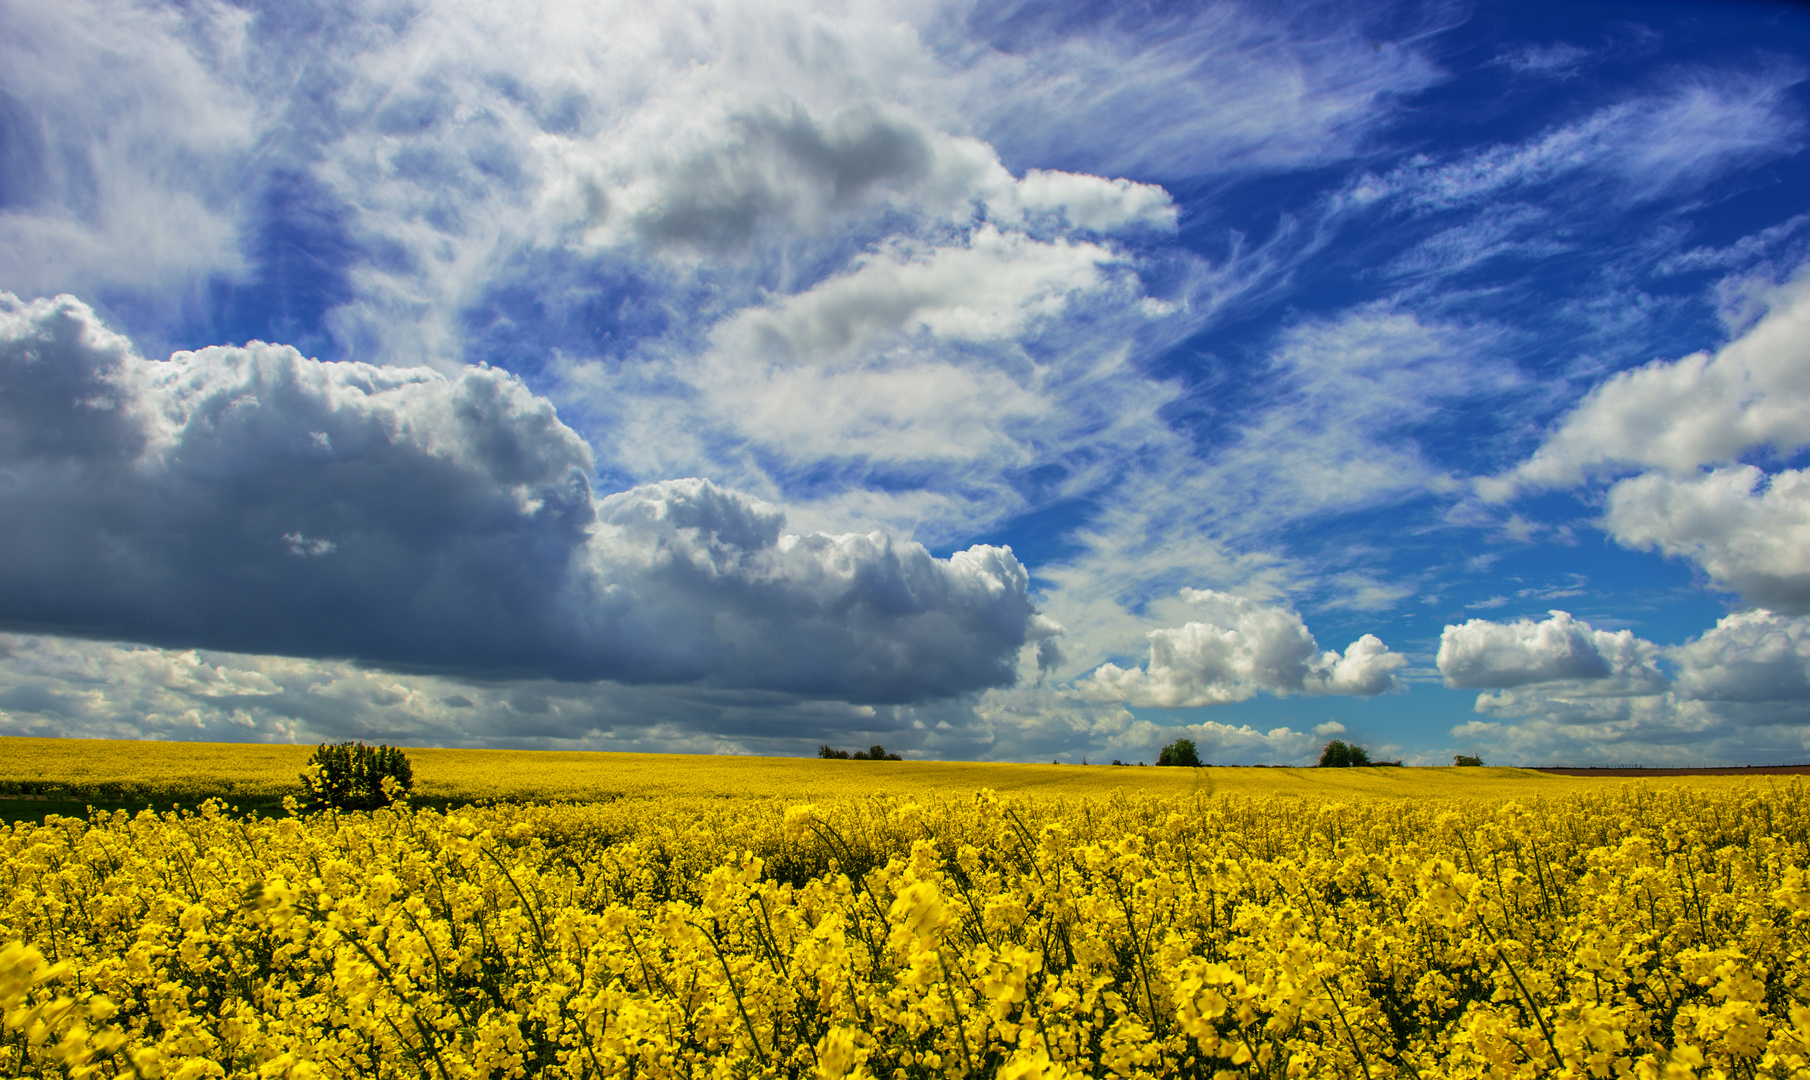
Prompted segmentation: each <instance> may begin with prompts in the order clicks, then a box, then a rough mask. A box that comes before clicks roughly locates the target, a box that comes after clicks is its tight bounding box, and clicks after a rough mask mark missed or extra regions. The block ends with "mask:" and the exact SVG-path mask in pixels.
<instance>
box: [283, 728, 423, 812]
mask: <svg viewBox="0 0 1810 1080" xmlns="http://www.w3.org/2000/svg"><path fill="white" fill-rule="evenodd" d="M414 786H415V771H414V769H413V768H412V767H411V766H410V765H409V759H408V755H407V754H404V753H403V752H402V751H401V750H400V749H397V748H395V747H391V746H366V745H365V744H364V743H362V742H360V743H349V742H342V743H322V744H320V746H318V747H316V748H315V751H314V756H312V757H310V758H309V759H308V765H307V768H305V769H304V770H303V771H302V791H303V794H304V798H303V800H302V801H303V805H304V806H306V807H307V808H308V809H310V810H375V809H377V808H378V807H381V806H388V805H390V803H391V802H392V801H394V800H395V799H397V798H399V797H401V796H404V795H406V794H407V793H408V792H409V791H411V790H413V789H414Z"/></svg>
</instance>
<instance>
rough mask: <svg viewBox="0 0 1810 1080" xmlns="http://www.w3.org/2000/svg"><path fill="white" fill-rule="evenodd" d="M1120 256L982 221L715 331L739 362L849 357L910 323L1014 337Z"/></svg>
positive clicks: (956, 333) (866, 260) (952, 332)
mask: <svg viewBox="0 0 1810 1080" xmlns="http://www.w3.org/2000/svg"><path fill="white" fill-rule="evenodd" d="M1117 261H1119V258H1118V256H1117V255H1116V254H1115V253H1113V252H1112V251H1109V250H1107V249H1105V248H1102V247H1099V246H1097V245H1094V244H1087V243H1071V242H1068V241H1057V242H1054V243H1043V242H1039V241H1036V240H1032V239H1031V238H1029V237H1027V236H1024V235H1023V234H1018V233H1002V232H1000V231H999V230H997V229H993V228H990V227H982V228H980V229H977V230H976V231H975V232H974V233H973V234H972V235H971V236H970V237H968V239H967V240H966V242H964V243H960V244H954V245H947V246H935V247H929V248H925V247H920V246H917V245H909V244H895V245H890V246H889V247H888V248H887V249H885V250H882V251H880V252H876V253H874V254H872V255H867V256H863V257H861V258H860V259H858V260H856V262H855V263H854V265H853V266H852V267H851V268H850V269H849V271H848V272H846V273H844V274H840V275H838V276H836V277H833V278H830V279H828V280H826V281H823V282H820V283H818V284H817V285H816V286H814V287H812V288H811V289H809V290H808V291H805V292H802V293H798V294H795V295H793V296H790V297H787V298H786V299H784V300H781V301H779V302H777V303H775V304H772V305H770V306H763V307H755V308H748V309H745V310H743V311H742V312H740V313H738V314H737V315H735V316H734V317H733V318H731V319H729V320H728V321H727V322H726V323H724V324H723V325H721V326H719V327H718V328H717V329H716V330H714V331H713V332H712V335H711V336H712V337H713V339H714V340H715V344H716V348H717V349H719V350H722V351H724V352H728V353H731V354H733V356H734V359H735V361H737V362H741V363H745V362H747V361H749V360H755V359H772V360H775V361H779V362H783V363H833V362H836V361H846V360H849V359H851V358H856V357H859V356H860V355H861V354H862V353H864V352H866V351H868V350H870V349H872V348H873V347H874V346H875V345H876V344H877V343H879V342H880V341H882V340H884V339H887V338H890V337H892V336H893V335H896V334H900V333H906V334H909V333H910V332H911V331H912V330H914V329H921V330H923V331H926V332H928V333H930V334H932V335H935V336H936V337H937V338H939V339H941V340H943V341H948V342H985V341H994V340H999V339H1001V338H1009V337H1016V336H1017V335H1019V334H1020V333H1022V332H1023V330H1024V327H1025V324H1026V323H1027V322H1029V321H1030V320H1032V319H1035V318H1037V317H1039V316H1053V315H1058V314H1060V313H1061V312H1062V310H1063V309H1064V307H1065V306H1066V305H1067V304H1068V302H1069V299H1070V297H1071V296H1072V295H1074V294H1077V293H1086V292H1090V291H1094V290H1097V289H1100V288H1102V287H1103V286H1104V285H1105V277H1104V275H1103V273H1102V267H1103V266H1107V265H1110V264H1112V263H1114V262H1117Z"/></svg>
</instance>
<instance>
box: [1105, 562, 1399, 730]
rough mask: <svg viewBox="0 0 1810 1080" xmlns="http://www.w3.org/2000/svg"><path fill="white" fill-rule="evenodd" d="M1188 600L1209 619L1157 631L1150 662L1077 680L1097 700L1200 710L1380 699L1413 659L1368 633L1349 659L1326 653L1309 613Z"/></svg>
mask: <svg viewBox="0 0 1810 1080" xmlns="http://www.w3.org/2000/svg"><path fill="white" fill-rule="evenodd" d="M1182 595H1183V598H1184V599H1185V600H1186V601H1187V602H1188V603H1189V604H1190V605H1191V606H1193V607H1194V608H1197V609H1199V610H1201V611H1202V613H1203V615H1204V616H1205V618H1204V619H1202V620H1190V621H1189V622H1187V623H1185V624H1183V625H1182V626H1179V627H1173V628H1162V629H1157V630H1152V631H1150V632H1149V634H1148V635H1147V636H1148V638H1149V640H1150V658H1149V660H1148V662H1147V663H1146V664H1145V666H1143V667H1134V668H1131V669H1129V670H1127V669H1124V668H1121V667H1119V666H1118V665H1117V664H1112V663H1107V664H1103V665H1101V666H1100V667H1099V668H1098V669H1097V670H1095V671H1094V672H1093V674H1091V675H1089V676H1087V677H1086V678H1084V679H1081V680H1079V681H1077V682H1076V683H1075V689H1076V692H1078V693H1079V694H1081V696H1083V697H1084V698H1087V699H1088V700H1092V701H1123V702H1127V703H1129V704H1132V705H1143V706H1153V707H1157V708H1168V709H1176V708H1193V707H1196V706H1200V705H1224V704H1228V703H1230V702H1236V701H1245V700H1247V699H1249V698H1251V697H1253V696H1255V695H1256V694H1258V693H1260V692H1267V693H1271V694H1276V695H1278V696H1286V695H1288V694H1291V693H1293V694H1358V695H1366V696H1368V695H1374V694H1380V693H1384V692H1386V691H1389V690H1394V689H1397V688H1398V685H1397V683H1396V681H1395V677H1394V672H1395V671H1396V669H1398V668H1400V667H1401V666H1402V665H1403V664H1405V663H1407V660H1406V659H1405V658H1404V657H1402V656H1400V655H1399V654H1396V653H1392V652H1390V651H1389V648H1388V646H1386V645H1384V644H1383V643H1382V642H1381V641H1379V640H1378V639H1377V638H1376V637H1375V636H1373V635H1370V634H1365V635H1364V636H1363V637H1360V638H1359V639H1358V640H1356V641H1354V642H1352V643H1351V644H1350V645H1349V646H1348V647H1347V648H1346V649H1345V652H1344V654H1343V655H1341V654H1339V653H1336V652H1331V651H1328V652H1321V651H1320V648H1319V646H1318V644H1316V643H1315V641H1314V638H1313V635H1312V634H1310V633H1308V630H1307V626H1306V624H1305V623H1303V622H1302V621H1301V616H1300V615H1298V614H1296V613H1295V612H1294V611H1291V610H1289V609H1287V608H1284V607H1276V606H1270V605H1263V604H1258V603H1255V602H1253V601H1251V600H1248V599H1245V598H1243V597H1237V596H1231V595H1229V594H1226V593H1221V592H1215V591H1212V590H1202V589H1184V590H1182Z"/></svg>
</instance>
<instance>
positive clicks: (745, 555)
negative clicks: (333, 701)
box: [0, 293, 1043, 703]
mask: <svg viewBox="0 0 1810 1080" xmlns="http://www.w3.org/2000/svg"><path fill="white" fill-rule="evenodd" d="M591 475H592V463H591V455H590V450H589V448H588V447H587V446H586V444H585V443H584V441H583V440H581V439H580V438H579V437H578V436H577V434H575V433H574V432H573V431H571V430H570V429H569V428H567V427H566V426H565V425H564V424H562V423H561V422H560V421H559V419H558V417H557V415H556V414H555V412H554V409H553V407H552V405H551V404H550V403H549V402H547V401H546V400H545V399H542V398H539V397H537V396H535V395H534V394H533V393H532V392H530V391H529V390H528V389H527V388H526V387H525V386H524V385H523V384H522V383H521V382H520V381H519V380H518V379H516V378H515V377H513V376H511V375H509V374H507V373H505V372H502V371H499V370H493V369H489V368H482V367H480V368H466V369H464V370H463V371H461V372H459V373H458V374H456V375H453V376H444V375H441V374H439V373H437V372H434V371H432V370H430V369H426V368H380V367H374V366H371V365H365V364H351V363H321V362H319V361H315V360H309V359H306V358H304V357H303V356H301V354H299V353H297V352H296V351H295V350H294V349H291V348H288V347H285V346H277V345H265V344H262V343H252V344H250V345H247V346H245V347H243V348H224V347H219V348H209V349H203V350H200V351H198V352H193V353H178V354H176V355H175V356H173V357H171V358H170V359H169V360H167V361H151V360H146V359H144V358H142V357H140V356H138V355H137V354H136V352H135V351H134V350H133V348H132V346H131V343H130V342H128V341H127V340H125V339H124V338H122V337H120V336H119V335H116V334H114V333H112V332H111V331H109V330H108V329H107V328H106V327H105V326H104V325H103V324H102V323H101V321H100V320H99V319H98V318H97V317H96V316H95V315H94V313H93V312H92V311H90V310H89V309H88V308H87V307H86V306H85V305H83V304H82V303H80V302H79V301H77V300H75V299H73V298H71V297H59V298H57V299H55V300H38V301H33V302H29V303H27V302H22V301H20V300H19V299H17V298H15V297H13V296H11V295H9V294H4V293H0V628H5V629H11V630H19V631H30V632H54V633H61V634H73V635H77V636H86V637H97V638H106V639H115V640H131V641H142V642H146V643H151V644H157V645H162V646H176V647H204V648H214V649H223V650H231V651H235V652H255V653H265V654H279V655H288V656H298V657H332V658H342V659H350V660H355V661H358V662H360V663H366V664H372V665H377V666H383V667H389V668H393V669H397V670H417V671H437V672H445V673H453V674H459V675H462V676H465V677H468V678H469V677H478V678H525V677H543V678H557V679H570V680H579V679H612V680H616V681H620V682H630V683H649V682H654V683H699V684H703V685H708V686H716V687H722V688H735V689H755V690H772V691H780V692H784V693H789V694H800V695H805V696H810V697H822V698H833V699H840V700H850V701H864V702H873V703H901V702H912V701H924V700H931V699H936V698H941V697H947V696H950V695H954V694H959V693H964V692H968V691H972V690H977V689H981V688H985V687H989V686H998V685H1003V684H1009V683H1011V682H1012V681H1014V679H1015V677H1016V671H1017V656H1018V652H1019V650H1020V648H1021V647H1022V646H1023V645H1024V644H1025V643H1026V641H1027V640H1030V639H1031V638H1033V637H1036V636H1038V635H1040V634H1042V633H1043V631H1041V630H1037V629H1034V627H1036V626H1038V625H1040V624H1039V623H1037V622H1036V620H1035V611H1034V608H1033V606H1032V604H1031V601H1030V599H1029V596H1028V584H1029V579H1028V575H1027V574H1026V572H1025V570H1024V568H1023V567H1022V566H1021V565H1020V564H1019V563H1018V561H1017V560H1016V559H1015V558H1014V557H1013V556H1012V554H1011V552H1010V551H1009V550H1008V549H1003V548H994V547H986V546H977V547H974V548H970V549H969V550H967V551H963V552H958V553H956V554H955V555H954V556H952V557H951V558H949V559H937V558H934V557H933V556H931V555H930V553H929V552H928V551H926V550H925V549H924V548H923V547H922V546H921V545H919V544H916V543H912V542H906V541H898V540H894V539H891V538H888V537H886V536H884V535H882V534H878V533H874V534H868V535H849V536H828V535H821V534H817V535H806V536H791V535H786V534H785V533H784V516H783V514H782V513H781V512H780V510H779V509H777V508H775V507H772V506H769V505H766V504H764V503H761V502H759V501H758V500H755V499H751V498H749V497H747V496H744V495H740V494H737V493H734V492H731V491H727V490H724V489H722V488H718V487H716V486H715V485H713V484H711V483H709V482H708V481H704V480H673V481H665V482H661V483H654V484H647V485H644V486H641V487H637V488H634V489H632V490H630V491H626V492H622V493H619V494H615V495H610V496H607V497H603V498H598V497H596V496H595V495H594V494H593V492H592V490H591V486H590V480H589V478H590V476H591Z"/></svg>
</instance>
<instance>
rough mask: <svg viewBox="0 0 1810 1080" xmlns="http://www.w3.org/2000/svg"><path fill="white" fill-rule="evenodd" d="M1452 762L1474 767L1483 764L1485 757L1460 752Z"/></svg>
mask: <svg viewBox="0 0 1810 1080" xmlns="http://www.w3.org/2000/svg"><path fill="white" fill-rule="evenodd" d="M1452 764H1454V765H1463V766H1468V767H1472V768H1474V767H1476V766H1478V765H1481V764H1483V759H1482V758H1480V757H1478V756H1477V755H1475V754H1459V755H1457V756H1455V757H1453V758H1452Z"/></svg>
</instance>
